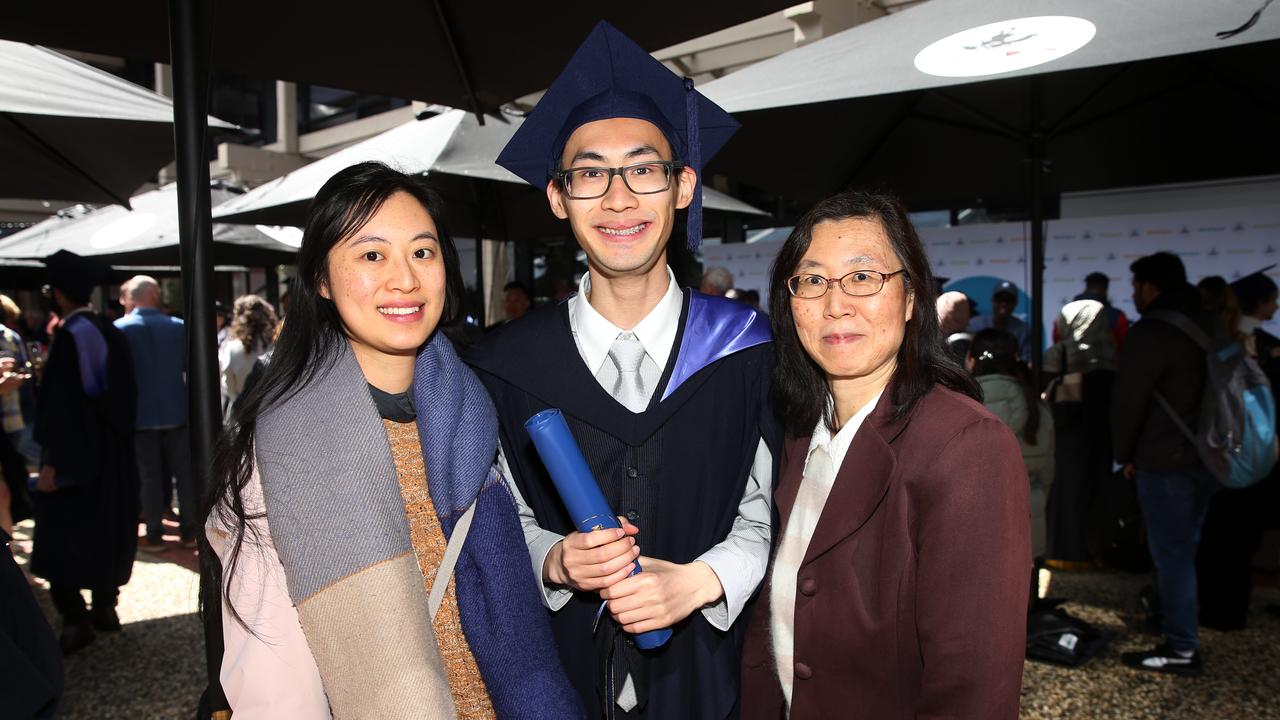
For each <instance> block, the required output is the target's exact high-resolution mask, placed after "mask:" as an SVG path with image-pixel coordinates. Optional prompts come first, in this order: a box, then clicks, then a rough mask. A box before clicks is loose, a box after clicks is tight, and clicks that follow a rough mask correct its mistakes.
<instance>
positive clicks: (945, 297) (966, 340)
mask: <svg viewBox="0 0 1280 720" xmlns="http://www.w3.org/2000/svg"><path fill="white" fill-rule="evenodd" d="M967 327H969V296H968V295H965V294H964V293H962V292H956V291H955V290H952V291H950V292H944V293H942V294H941V295H939V296H938V329H939V330H941V331H942V337H943V338H945V339H946V343H947V348H948V349H949V350H951V355H952V357H954V358H955V359H956V360H957V361H959V362H960V363H961V364H962V365H963V364H964V358H965V356H966V355H968V354H969V345H971V344H972V343H973V333H970V332H968V331H966V330H965V328H967Z"/></svg>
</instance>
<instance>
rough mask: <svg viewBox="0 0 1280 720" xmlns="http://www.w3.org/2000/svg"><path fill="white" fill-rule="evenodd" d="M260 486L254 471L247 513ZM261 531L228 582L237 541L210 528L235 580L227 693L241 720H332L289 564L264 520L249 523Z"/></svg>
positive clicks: (225, 625)
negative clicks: (289, 582) (288, 576)
mask: <svg viewBox="0 0 1280 720" xmlns="http://www.w3.org/2000/svg"><path fill="white" fill-rule="evenodd" d="M261 498H262V487H261V485H260V483H259V481H258V473H257V470H256V468H255V470H254V474H253V477H252V479H251V480H250V481H249V484H248V485H247V486H246V487H245V492H244V504H245V509H246V511H247V512H250V513H252V512H254V511H255V510H256V509H258V508H261V507H262V500H261ZM250 524H251V525H252V526H253V528H254V529H255V530H256V533H253V532H248V533H246V536H245V539H244V543H243V544H242V545H241V547H240V556H239V559H238V560H237V562H236V567H235V573H234V575H233V576H232V577H231V578H230V579H229V580H228V579H227V578H226V577H225V574H226V568H227V563H228V560H229V558H230V554H231V549H232V547H233V542H234V540H233V536H232V535H231V534H230V532H229V531H228V530H227V529H226V528H224V527H222V526H221V525H220V524H219V523H218V522H217V520H216V518H211V519H210V524H209V526H208V527H207V528H206V531H207V533H208V535H209V542H210V544H211V545H212V546H213V549H214V551H215V552H216V553H217V554H218V558H219V559H220V560H221V561H222V565H223V568H224V578H223V582H224V583H230V596H231V602H232V603H233V604H234V605H235V609H236V611H237V612H238V613H239V614H240V618H241V620H243V621H244V622H245V624H247V625H248V626H249V627H251V628H253V630H254V633H250V632H249V631H248V630H246V629H245V627H244V625H241V624H240V621H238V620H237V619H236V618H235V616H233V615H232V614H231V611H230V608H228V607H227V602H226V599H225V598H224V599H223V607H222V639H223V654H222V672H221V675H220V678H221V680H222V689H223V691H224V692H225V693H226V696H227V701H228V702H229V703H230V704H231V710H232V713H233V714H234V716H235V718H236V720H258V719H259V718H262V719H264V720H265V719H267V718H271V719H275V718H297V719H298V720H313V719H314V720H321V719H323V720H328V718H330V717H331V715H330V713H329V701H328V700H327V699H326V697H325V694H324V687H323V686H322V685H321V682H320V670H319V668H318V667H317V666H316V661H315V658H314V657H312V655H311V649H310V648H309V647H308V646H307V640H306V637H305V636H304V635H303V633H302V625H301V623H300V622H299V621H298V611H297V608H295V607H294V605H293V601H292V600H291V599H290V598H289V591H288V588H287V587H286V585H285V577H284V567H283V566H282V565H281V564H280V558H279V556H278V555H276V550H275V546H274V545H273V544H272V542H271V533H270V531H269V530H268V529H267V521H266V519H265V518H261V519H258V520H252V521H250Z"/></svg>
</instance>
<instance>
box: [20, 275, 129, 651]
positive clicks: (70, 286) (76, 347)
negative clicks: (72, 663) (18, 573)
mask: <svg viewBox="0 0 1280 720" xmlns="http://www.w3.org/2000/svg"><path fill="white" fill-rule="evenodd" d="M45 263H46V265H47V266H48V268H49V288H50V294H51V296H52V299H53V301H54V304H55V305H56V306H57V311H58V314H59V316H60V317H61V318H62V320H61V322H60V323H59V324H58V326H57V328H56V329H55V330H54V333H53V339H52V342H51V344H50V347H49V359H48V361H47V362H46V363H45V366H44V375H43V377H42V378H41V379H40V387H39V389H38V391H37V396H36V397H37V412H36V424H35V437H36V441H37V442H38V443H39V444H40V448H41V466H40V477H39V481H38V483H37V485H36V490H37V491H38V492H37V493H36V497H35V506H36V512H35V521H36V527H35V538H34V543H33V550H32V556H31V571H32V573H33V574H35V575H38V576H40V577H42V578H44V579H46V580H48V581H49V594H50V596H51V597H52V599H53V604H54V606H55V607H57V609H58V613H59V614H60V615H61V616H62V637H61V640H60V641H61V644H62V651H63V652H64V653H67V654H69V653H72V652H75V651H76V650H79V649H80V648H82V647H84V646H85V645H88V644H89V643H90V642H92V641H93V639H94V635H95V632H94V631H95V630H97V631H99V632H103V631H105V632H112V631H115V630H119V629H120V620H119V618H118V617H117V616H116V611H115V607H116V599H117V597H118V595H119V590H120V587H121V586H122V585H124V584H125V583H127V582H128V581H129V575H130V573H131V572H132V570H133V556H134V552H135V550H136V549H137V544H138V472H137V468H136V467H135V466H134V454H133V419H134V404H135V402H136V400H135V394H134V393H135V389H134V377H133V364H132V360H131V356H130V353H129V343H128V340H126V339H125V337H124V335H123V334H121V332H120V331H119V330H117V329H116V328H115V327H113V326H112V325H111V323H109V322H106V321H105V320H103V319H102V318H101V317H99V316H98V315H97V314H96V313H94V311H93V308H92V307H91V306H90V305H89V295H90V294H91V293H92V292H93V288H94V287H95V286H96V285H98V284H99V283H101V282H103V281H105V279H106V275H107V268H106V266H104V265H101V264H99V263H97V262H96V261H93V260H90V259H88V258H82V257H80V256H79V255H76V254H74V253H70V252H67V251H65V250H62V251H59V252H58V253H56V254H55V255H52V256H50V257H49V258H47V259H46V260H45ZM82 589H87V590H90V591H91V595H92V600H93V607H92V610H90V609H89V608H87V607H86V606H85V603H84V599H83V598H82V597H81V595H80V591H81V590H82Z"/></svg>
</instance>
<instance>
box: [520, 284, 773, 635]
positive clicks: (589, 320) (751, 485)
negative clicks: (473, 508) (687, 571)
mask: <svg viewBox="0 0 1280 720" xmlns="http://www.w3.org/2000/svg"><path fill="white" fill-rule="evenodd" d="M667 277H668V280H669V284H668V286H667V292H666V294H664V295H663V296H662V299H661V300H659V301H658V304H657V305H655V306H654V307H653V309H652V310H650V311H649V313H648V314H647V315H645V317H644V319H642V320H641V321H640V322H639V323H637V324H636V326H635V327H633V328H631V329H630V330H629V332H631V333H633V334H634V335H635V336H636V338H637V339H638V340H639V341H640V344H642V345H643V346H644V349H645V354H646V355H648V356H649V358H650V359H651V360H653V362H654V363H656V364H657V366H658V367H659V368H665V367H666V365H667V360H668V359H670V356H671V352H672V350H673V347H674V345H675V339H676V335H677V333H678V331H679V328H680V312H681V309H682V308H683V305H684V298H683V293H682V292H681V291H680V288H679V286H678V285H676V280H675V275H674V274H673V273H672V272H671V269H670V268H668V269H667ZM590 293H591V280H590V275H589V274H587V275H584V276H583V278H582V281H581V282H580V283H579V286H578V294H577V295H575V296H573V297H571V298H569V301H568V302H569V308H568V309H569V328H570V330H571V331H572V332H573V337H574V343H575V344H576V345H577V347H578V354H579V355H580V356H581V357H582V362H583V363H585V364H586V366H587V369H588V370H589V371H590V372H591V374H592V375H593V376H595V375H596V374H597V373H598V372H599V371H600V369H601V366H603V365H604V363H605V360H606V359H607V358H608V356H609V347H610V346H611V345H612V344H613V341H614V340H615V339H617V337H618V335H619V334H621V333H623V332H628V330H626V329H624V328H619V327H618V326H616V325H614V324H613V323H611V322H609V321H608V320H607V319H605V317H604V316H603V315H601V314H600V313H599V312H597V311H596V309H595V308H593V307H592V306H591V303H590V302H589V301H588V299H587V298H588V297H589V296H590ZM650 389H651V391H653V392H657V390H658V388H656V387H652V388H650ZM605 390H606V391H607V390H608V388H605ZM498 465H499V468H500V469H501V470H502V475H503V477H504V478H505V479H506V481H507V485H508V486H509V487H510V488H511V492H512V494H513V495H515V499H516V508H517V510H518V511H519V513H520V524H521V526H522V527H523V529H524V537H525V543H526V544H527V545H528V547H529V556H530V560H531V561H532V563H533V574H534V577H537V578H542V567H543V564H544V563H545V562H546V558H547V553H549V552H550V551H551V548H552V547H553V546H555V544H556V543H558V542H560V541H561V540H562V539H564V536H563V535H560V534H559V533H554V532H551V531H550V530H545V529H543V528H541V527H539V526H538V522H537V518H535V517H534V514H533V510H532V509H531V508H530V507H529V505H528V503H527V502H526V501H525V499H524V497H523V496H522V495H521V494H520V489H519V488H518V487H517V486H516V483H515V481H514V479H513V478H512V475H511V469H510V467H509V466H508V465H507V460H506V458H505V457H504V456H503V453H502V450H501V448H499V450H498ZM772 479H773V456H772V454H771V453H770V452H769V448H768V446H766V445H765V442H764V439H763V438H761V439H760V441H759V443H758V444H757V447H756V453H755V458H754V460H753V462H752V465H751V472H750V474H749V476H748V478H747V483H746V490H745V492H744V493H743V495H742V501H741V502H740V503H739V504H738V516H737V517H736V518H734V521H733V527H732V529H731V530H730V531H729V534H728V536H726V537H725V539H724V540H722V541H721V542H719V543H717V544H716V545H715V546H713V547H711V548H710V549H708V550H707V551H706V552H704V553H702V555H700V556H699V557H698V559H699V560H701V561H703V562H705V563H706V564H707V565H708V566H709V567H710V568H711V570H712V571H713V572H715V574H716V577H717V578H718V579H719V580H720V586H721V587H722V588H723V589H724V596H723V597H722V598H721V599H720V601H719V602H717V603H715V604H713V605H709V606H707V607H705V608H703V609H702V614H703V616H704V617H705V618H706V619H707V622H709V623H711V625H712V626H713V627H715V628H717V629H719V630H728V629H729V627H730V626H731V625H733V622H734V621H735V620H736V619H737V618H738V615H739V614H740V613H741V612H742V608H743V606H744V605H746V602H747V600H748V599H750V597H751V594H752V593H753V592H755V589H756V587H757V586H759V584H760V581H761V580H762V579H764V573H765V568H766V567H767V566H768V563H769V539H770V537H769V531H770V530H769V526H770V520H771V515H770V507H771V506H770V502H771V498H770V491H771V488H772ZM641 549H642V550H643V546H642V548H641ZM572 595H573V593H572V591H570V590H567V589H565V588H562V587H559V586H554V585H550V584H547V583H542V596H543V602H544V603H545V604H546V606H547V607H548V608H550V609H551V610H552V611H555V610H559V609H560V608H562V607H564V605H565V603H567V602H569V598H570V597H572Z"/></svg>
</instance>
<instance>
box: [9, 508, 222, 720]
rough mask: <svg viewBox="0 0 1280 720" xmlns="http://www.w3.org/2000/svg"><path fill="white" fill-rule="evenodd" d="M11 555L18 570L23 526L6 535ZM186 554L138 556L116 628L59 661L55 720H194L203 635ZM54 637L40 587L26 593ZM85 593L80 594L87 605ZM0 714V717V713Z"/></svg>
mask: <svg viewBox="0 0 1280 720" xmlns="http://www.w3.org/2000/svg"><path fill="white" fill-rule="evenodd" d="M14 536H15V539H16V540H17V541H18V542H16V543H14V548H15V553H14V554H15V556H16V557H17V559H18V562H19V564H25V562H26V557H25V555H26V553H27V552H29V550H30V542H29V540H30V537H31V524H30V521H28V522H26V523H23V524H22V525H20V526H19V527H18V528H17V530H16V532H15V533H14ZM191 556H192V553H191V551H183V550H181V549H180V548H178V547H176V546H175V547H172V548H170V549H169V550H168V551H167V552H164V553H161V554H159V555H158V556H155V557H153V556H149V555H145V554H143V553H138V557H139V559H138V561H137V562H135V563H134V564H133V577H132V578H131V579H130V580H129V584H128V585H126V586H124V587H123V588H121V590H120V604H119V606H118V607H117V612H118V613H119V615H120V622H121V623H122V624H123V625H124V629H123V630H122V631H121V632H118V633H110V634H106V633H99V634H98V638H97V640H95V641H94V642H93V644H91V645H89V646H88V647H87V648H85V649H83V650H81V651H80V652H79V653H76V654H75V655H72V656H71V657H69V658H66V659H65V660H64V662H65V666H64V669H65V671H66V688H67V689H66V692H65V694H64V695H63V699H62V706H61V709H60V712H59V713H58V717H59V718H66V719H67V720H116V719H120V720H124V719H126V718H128V719H129V720H170V719H171V718H181V719H182V720H188V719H189V718H192V717H194V715H195V707H196V702H197V701H198V699H199V697H200V693H201V691H203V690H204V641H203V629H202V627H201V625H200V621H199V618H198V616H197V615H196V607H197V600H198V598H197V591H198V589H199V575H197V574H196V573H195V572H192V571H191V570H190V569H188V567H183V565H187V566H191V565H192V563H191V559H192V558H191ZM33 589H34V590H35V594H36V599H37V600H39V602H40V605H41V607H42V608H43V609H44V611H45V617H47V618H48V619H49V623H50V624H51V625H52V626H53V628H54V630H55V631H58V630H60V628H61V624H60V621H59V619H58V614H57V612H56V611H55V610H54V609H53V603H52V602H50V600H49V593H48V590H47V586H46V585H44V584H41V586H40V587H36V588H33ZM87 595H88V593H86V599H87ZM0 715H3V713H2V712H0Z"/></svg>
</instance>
